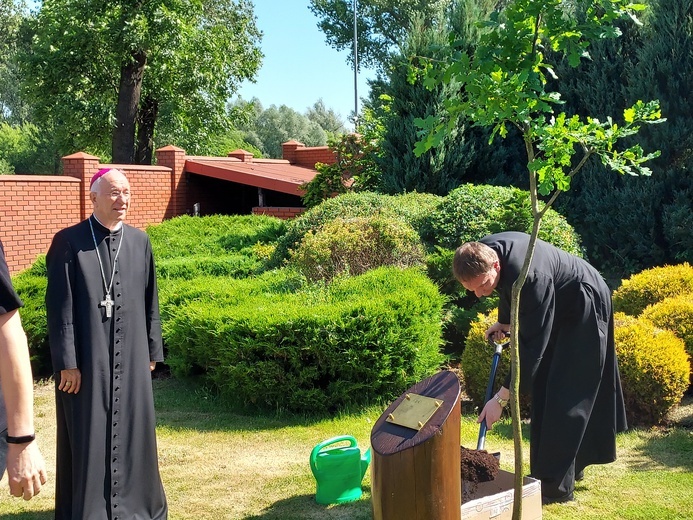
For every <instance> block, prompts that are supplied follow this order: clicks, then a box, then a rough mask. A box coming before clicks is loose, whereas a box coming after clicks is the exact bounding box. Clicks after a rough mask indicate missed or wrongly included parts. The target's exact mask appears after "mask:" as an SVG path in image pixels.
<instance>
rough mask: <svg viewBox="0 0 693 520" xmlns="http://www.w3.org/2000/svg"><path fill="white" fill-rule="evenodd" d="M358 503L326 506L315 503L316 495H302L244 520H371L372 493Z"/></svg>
mask: <svg viewBox="0 0 693 520" xmlns="http://www.w3.org/2000/svg"><path fill="white" fill-rule="evenodd" d="M366 490H368V487H367V486H364V494H363V495H362V497H361V499H360V500H358V501H356V502H346V503H344V504H333V505H329V506H325V505H322V504H318V503H317V502H316V501H315V495H300V496H295V497H291V498H286V499H284V500H279V501H277V502H275V503H274V504H272V505H271V506H269V507H268V508H267V509H266V510H265V511H263V512H262V513H261V514H259V515H253V516H247V517H244V519H243V520H306V519H307V518H316V519H317V518H319V519H320V520H323V519H325V520H370V519H371V518H372V511H371V501H370V493H369V492H368V493H366Z"/></svg>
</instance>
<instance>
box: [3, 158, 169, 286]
mask: <svg viewBox="0 0 693 520" xmlns="http://www.w3.org/2000/svg"><path fill="white" fill-rule="evenodd" d="M108 167H114V168H116V167H117V168H119V169H122V170H123V171H125V174H126V175H127V177H128V180H129V181H130V188H131V191H132V200H131V203H130V209H129V211H128V217H127V220H126V222H127V223H128V224H130V225H132V226H135V227H137V228H140V229H145V228H146V227H147V226H148V225H150V224H158V223H160V222H162V221H163V220H164V219H166V218H171V217H174V216H176V215H178V214H179V213H176V211H178V205H177V203H178V202H179V201H178V199H177V197H174V196H173V194H174V186H176V183H175V182H174V181H175V179H174V177H175V175H174V173H173V172H172V171H171V169H170V168H168V167H165V166H142V165H114V164H100V163H99V159H98V157H94V156H92V155H89V154H85V153H82V152H80V153H77V154H73V155H69V156H67V157H63V170H64V175H61V176H44V175H0V239H2V242H3V245H4V248H5V257H6V259H7V265H8V267H9V269H10V273H12V274H16V273H17V272H19V271H21V270H23V269H26V268H27V267H29V266H30V265H31V264H32V263H33V262H35V261H36V257H37V256H38V255H40V254H45V253H46V252H47V251H48V248H49V247H50V244H51V240H52V239H53V235H55V233H56V232H58V231H60V230H61V229H63V228H65V227H68V226H71V225H73V224H77V223H78V222H80V221H81V220H84V219H85V218H87V217H88V216H89V215H91V209H92V206H91V200H90V199H89V182H90V180H91V177H92V175H94V174H95V173H96V172H97V171H98V170H99V169H100V168H108ZM181 173H182V168H181Z"/></svg>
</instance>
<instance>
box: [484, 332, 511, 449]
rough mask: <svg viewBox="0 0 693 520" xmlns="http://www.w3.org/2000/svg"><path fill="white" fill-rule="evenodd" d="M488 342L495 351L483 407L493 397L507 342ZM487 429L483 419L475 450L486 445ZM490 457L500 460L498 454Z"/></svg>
mask: <svg viewBox="0 0 693 520" xmlns="http://www.w3.org/2000/svg"><path fill="white" fill-rule="evenodd" d="M488 341H489V343H490V344H493V345H494V346H495V348H496V350H495V352H494V353H493V358H492V359H491V376H490V377H489V380H488V386H487V387H486V398H485V399H484V406H486V403H488V402H489V401H490V400H491V396H492V395H493V384H494V382H495V380H496V371H497V370H498V363H499V361H500V357H501V352H503V347H504V346H505V345H507V344H508V342H507V341H506V342H503V343H496V342H495V341H494V340H491V339H489V340H488ZM487 429H488V426H487V425H486V419H484V420H483V421H481V424H480V425H479V440H478V441H477V443H476V449H477V450H483V449H484V444H485V443H486V430H487ZM492 455H493V456H494V457H496V458H497V459H498V460H500V452H497V453H493V454H492Z"/></svg>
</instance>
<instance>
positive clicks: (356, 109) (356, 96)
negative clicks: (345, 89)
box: [354, 0, 359, 130]
mask: <svg viewBox="0 0 693 520" xmlns="http://www.w3.org/2000/svg"><path fill="white" fill-rule="evenodd" d="M356 4H357V0H354V130H356V123H357V121H358V118H359V87H358V75H359V54H358V43H357V41H358V40H357V37H358V34H357V30H356Z"/></svg>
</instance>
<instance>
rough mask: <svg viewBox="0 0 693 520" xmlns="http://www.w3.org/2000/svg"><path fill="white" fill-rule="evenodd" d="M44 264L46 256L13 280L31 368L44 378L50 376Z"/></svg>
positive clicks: (35, 373) (51, 370)
mask: <svg viewBox="0 0 693 520" xmlns="http://www.w3.org/2000/svg"><path fill="white" fill-rule="evenodd" d="M45 265H46V264H45V257H42V258H40V259H39V260H38V261H37V262H36V263H35V264H34V266H32V267H31V268H30V269H28V270H26V271H23V272H21V273H20V274H18V275H16V276H15V277H13V279H12V285H14V288H15V290H16V291H17V294H18V295H19V297H20V298H21V299H22V302H24V307H22V308H21V309H20V310H19V315H20V317H21V319H22V326H23V327H24V331H25V332H26V337H27V341H28V343H29V352H30V354H31V368H32V371H33V373H34V376H37V377H47V376H49V375H50V374H52V373H53V369H52V365H51V354H50V347H49V344H48V325H47V321H46V304H45V300H46V285H47V280H46V275H45ZM42 271H43V272H42Z"/></svg>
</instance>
